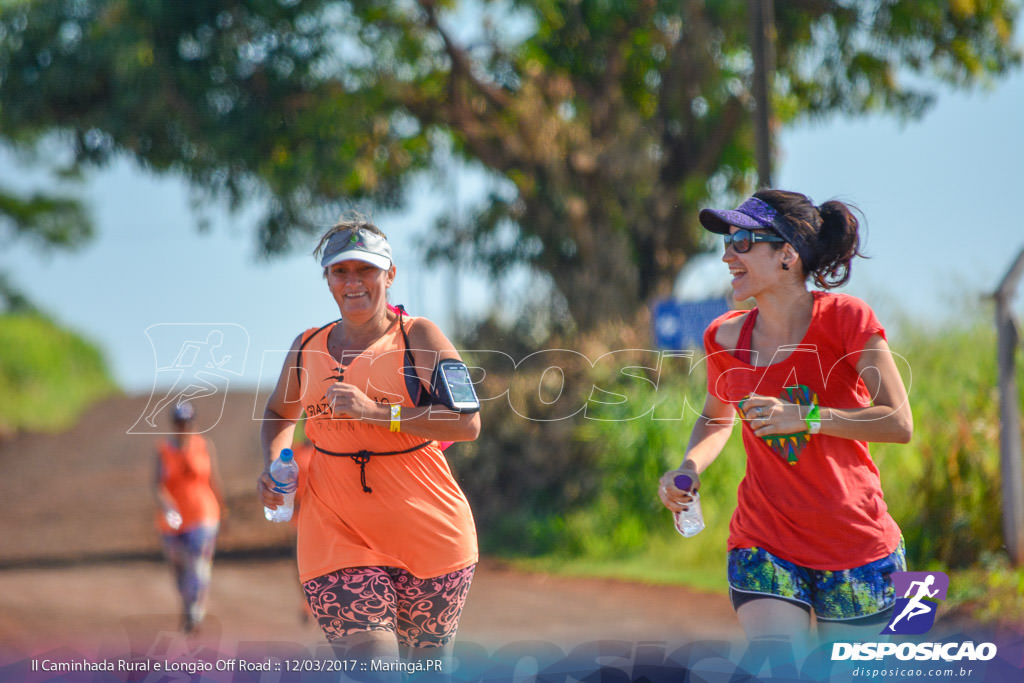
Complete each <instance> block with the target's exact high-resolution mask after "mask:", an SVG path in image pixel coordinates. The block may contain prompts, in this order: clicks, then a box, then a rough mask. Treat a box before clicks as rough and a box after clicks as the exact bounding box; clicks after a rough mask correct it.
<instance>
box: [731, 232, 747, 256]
mask: <svg viewBox="0 0 1024 683" xmlns="http://www.w3.org/2000/svg"><path fill="white" fill-rule="evenodd" d="M752 237H753V235H752V234H751V232H750V231H749V230H737V231H736V232H734V233H733V234H731V235H726V236H725V244H726V246H729V245H730V244H731V245H732V248H733V251H735V252H736V253H737V254H745V253H747V252H748V251H750V247H751V245H752V242H753V240H752Z"/></svg>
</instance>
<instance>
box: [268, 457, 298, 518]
mask: <svg viewBox="0 0 1024 683" xmlns="http://www.w3.org/2000/svg"><path fill="white" fill-rule="evenodd" d="M269 472H270V478H271V479H273V480H274V488H273V491H274V492H275V493H280V494H283V495H284V502H283V503H281V504H280V505H278V506H277V507H276V508H274V509H273V510H271V509H270V508H268V507H266V506H264V507H263V516H264V517H266V518H267V519H268V520H270V521H271V522H287V521H288V520H290V519H291V518H292V510H293V508H294V507H295V490H296V489H297V488H298V487H299V465H298V463H296V462H295V455H294V454H293V453H292V449H290V448H282V449H281V455H279V456H278V457H277V460H275V461H274V462H272V463H270V470H269Z"/></svg>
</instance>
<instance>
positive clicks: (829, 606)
mask: <svg viewBox="0 0 1024 683" xmlns="http://www.w3.org/2000/svg"><path fill="white" fill-rule="evenodd" d="M906 569H907V558H906V547H905V546H904V543H903V539H902V538H901V539H900V544H899V546H897V547H896V550H894V551H893V552H892V553H891V554H890V555H887V556H886V557H883V558H881V559H880V560H875V561H874V562H869V563H868V564H865V565H862V566H860V567H854V568H853V569H843V570H837V571H827V570H822V569H808V568H807V567H801V566H799V565H796V564H793V563H792V562H788V561H786V560H783V559H782V558H780V557H776V556H775V555H772V554H771V553H769V552H768V551H767V550H763V549H762V548H736V549H734V550H730V551H729V587H730V589H731V591H730V592H732V593H733V604H734V605H736V606H737V607H738V606H739V605H740V604H742V603H744V602H747V601H749V600H750V599H756V598H760V597H765V598H781V599H783V600H786V601H787V602H793V603H797V604H799V605H801V606H805V607H806V608H807V609H813V610H814V613H815V616H817V618H818V620H819V621H850V620H853V619H862V618H865V617H872V616H875V615H877V614H880V613H882V612H885V611H887V610H890V609H892V607H893V605H894V604H895V602H896V591H895V589H894V588H893V585H892V573H893V572H902V571H906Z"/></svg>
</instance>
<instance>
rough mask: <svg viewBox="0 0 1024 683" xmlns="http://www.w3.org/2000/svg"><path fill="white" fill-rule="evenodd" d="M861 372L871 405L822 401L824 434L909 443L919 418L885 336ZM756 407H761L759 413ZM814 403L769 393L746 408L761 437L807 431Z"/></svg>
mask: <svg viewBox="0 0 1024 683" xmlns="http://www.w3.org/2000/svg"><path fill="white" fill-rule="evenodd" d="M857 371H858V372H859V373H860V375H861V378H862V379H863V380H864V384H865V386H866V387H867V389H868V392H869V393H870V394H871V396H873V397H874V400H873V401H872V404H871V405H870V406H868V407H866V408H830V407H827V406H820V407H819V410H820V417H821V432H820V433H821V434H828V435H829V436H838V437H841V438H844V439H855V440H857V441H875V442H890V443H907V442H908V441H910V438H911V436H913V433H914V418H913V415H912V414H911V411H910V401H909V399H908V398H907V390H906V387H904V385H903V378H902V377H900V373H899V370H898V369H897V368H896V363H895V361H893V358H892V352H891V351H890V350H889V345H888V344H886V342H885V340H884V339H882V337H881V336H879V335H874V336H872V337H871V338H870V339H869V340H868V342H867V344H866V345H865V346H864V350H863V352H861V354H860V358H859V359H858V361H857ZM752 409H757V410H755V411H754V412H753V413H752V412H751V411H752ZM810 410H811V406H803V405H797V404H795V403H787V402H786V401H782V400H780V399H777V398H773V397H769V396H757V395H755V396H752V397H750V398H749V399H748V400H747V401H746V402H745V403H744V412H745V413H746V414H747V416H748V418H749V420H750V427H751V429H753V430H754V433H755V434H756V435H757V436H760V437H764V436H770V435H772V434H792V433H795V432H803V431H806V430H807V422H806V419H807V414H808V413H809V412H810Z"/></svg>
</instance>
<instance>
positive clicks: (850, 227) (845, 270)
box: [808, 200, 863, 289]
mask: <svg viewBox="0 0 1024 683" xmlns="http://www.w3.org/2000/svg"><path fill="white" fill-rule="evenodd" d="M818 213H819V214H820V215H821V228H820V230H818V239H817V244H816V246H815V256H816V257H817V258H816V259H815V260H816V263H814V264H808V272H809V274H810V275H812V276H813V277H814V284H816V285H817V286H818V287H821V288H822V289H832V288H834V287H840V286H842V285H845V284H846V283H847V282H849V281H850V268H851V262H852V261H853V258H854V257H855V256H863V254H861V253H860V235H859V228H860V223H859V222H858V221H857V217H856V216H855V215H854V214H853V212H852V211H851V210H850V207H848V206H847V205H846V204H844V203H843V202H840V201H837V200H831V201H827V202H825V203H824V204H822V205H821V206H819V207H818Z"/></svg>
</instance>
